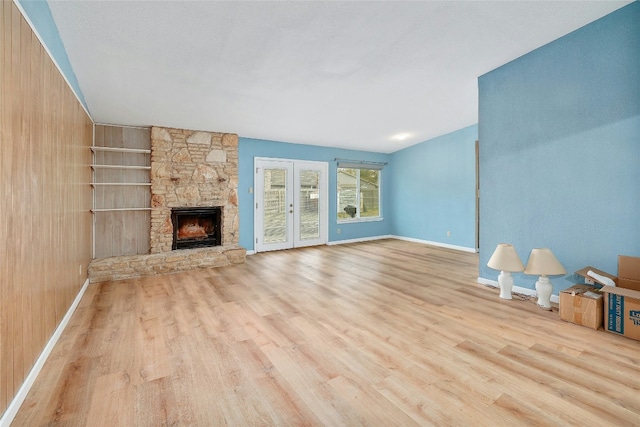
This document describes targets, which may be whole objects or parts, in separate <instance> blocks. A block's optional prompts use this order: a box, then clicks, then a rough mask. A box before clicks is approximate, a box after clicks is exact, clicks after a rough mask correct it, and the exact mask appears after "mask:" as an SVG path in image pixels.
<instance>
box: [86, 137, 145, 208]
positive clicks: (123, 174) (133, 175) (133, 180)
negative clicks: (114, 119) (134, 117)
mask: <svg viewBox="0 0 640 427" xmlns="http://www.w3.org/2000/svg"><path fill="white" fill-rule="evenodd" d="M91 152H92V154H93V159H94V160H93V162H92V163H93V164H92V165H91V168H92V169H93V171H94V173H93V180H92V181H93V182H92V183H91V187H92V188H93V191H94V206H96V205H97V206H100V207H95V208H94V209H91V212H92V213H94V214H95V213H97V212H136V211H150V210H151V207H145V208H115V207H109V205H110V204H112V203H113V200H112V197H105V196H104V195H105V194H107V193H114V194H115V193H117V194H118V199H119V200H120V204H121V205H125V206H126V205H129V206H136V205H137V206H140V205H144V204H147V203H148V198H147V197H143V198H142V199H141V197H142V192H141V191H140V190H139V188H150V187H151V182H149V181H147V182H139V181H140V180H141V179H144V178H141V177H140V173H138V172H135V171H145V173H144V174H145V175H149V174H148V172H146V171H150V170H151V166H148V162H149V160H150V159H149V156H144V157H145V158H144V159H142V158H141V157H140V155H142V154H150V153H151V150H149V149H142V148H119V147H100V146H94V147H91ZM116 153H121V154H122V155H115V156H114V154H116ZM103 161H104V163H103ZM121 162H122V163H130V164H121ZM131 163H133V164H131ZM136 163H138V164H136ZM139 163H143V164H139ZM144 163H147V165H144ZM98 170H100V171H101V173H97V172H96V171H98ZM108 171H116V172H108ZM146 178H147V179H148V178H149V177H148V176H147V177H146ZM103 180H104V181H105V182H101V181H103ZM112 181H124V182H112ZM109 187H113V188H109ZM96 191H97V192H98V193H96ZM146 191H149V190H146ZM96 194H99V195H100V201H99V202H98V200H97V199H96ZM145 200H146V202H145ZM105 205H106V206H105Z"/></svg>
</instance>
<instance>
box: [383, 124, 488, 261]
mask: <svg viewBox="0 0 640 427" xmlns="http://www.w3.org/2000/svg"><path fill="white" fill-rule="evenodd" d="M477 138H478V126H477V125H473V126H469V127H466V128H463V129H460V130H458V131H455V132H452V133H450V134H447V135H443V136H440V137H438V138H434V139H431V140H429V141H425V142H422V143H420V144H417V145H413V146H411V147H408V148H405V149H403V150H400V151H397V152H395V153H393V154H392V155H391V159H392V164H393V170H394V175H393V182H392V185H391V219H392V233H393V234H394V235H397V236H403V237H410V238H414V239H420V240H427V241H430V242H438V243H444V244H448V245H454V246H460V247H465V248H469V249H475V245H476V243H475V221H476V219H475V218H476V203H475V187H476V174H475V171H476V165H475V141H476V139H477ZM447 231H450V232H451V236H447Z"/></svg>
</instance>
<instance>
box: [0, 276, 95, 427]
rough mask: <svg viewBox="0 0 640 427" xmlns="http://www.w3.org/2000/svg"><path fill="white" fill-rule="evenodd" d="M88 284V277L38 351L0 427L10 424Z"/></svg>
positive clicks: (0, 421) (0, 422)
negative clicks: (36, 357) (45, 342)
mask: <svg viewBox="0 0 640 427" xmlns="http://www.w3.org/2000/svg"><path fill="white" fill-rule="evenodd" d="M88 286H89V278H87V280H85V282H84V284H83V285H82V289H80V292H78V295H77V296H76V299H75V300H73V303H72V304H71V307H69V310H67V314H65V316H64V317H63V318H62V321H61V322H60V324H59V325H58V327H57V328H56V330H55V331H54V332H53V335H51V338H50V339H49V342H47V345H46V346H45V347H44V349H43V350H42V353H40V356H39V357H38V360H36V363H35V364H34V365H33V368H31V371H29V375H27V377H26V378H25V380H24V382H23V383H22V385H21V386H20V389H19V390H18V392H17V393H16V395H15V397H14V398H13V400H12V401H11V403H10V404H9V406H8V407H7V410H6V411H5V413H4V414H3V415H2V418H0V427H9V426H10V425H11V422H12V421H13V419H14V418H15V416H16V414H17V413H18V410H19V409H20V406H22V403H23V402H24V399H25V398H26V397H27V394H29V390H31V386H33V383H34V382H35V381H36V378H37V377H38V375H39V374H40V371H41V370H42V367H43V366H44V362H46V361H47V358H48V357H49V355H50V354H51V351H52V350H53V347H54V346H55V345H56V343H57V342H58V340H59V339H60V336H61V335H62V332H63V331H64V328H66V326H67V324H68V323H69V320H71V316H72V315H73V313H74V312H75V311H76V308H77V307H78V304H80V300H81V299H82V296H83V295H84V293H85V291H86V290H87V287H88Z"/></svg>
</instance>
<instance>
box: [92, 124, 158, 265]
mask: <svg viewBox="0 0 640 427" xmlns="http://www.w3.org/2000/svg"><path fill="white" fill-rule="evenodd" d="M94 145H95V146H96V147H110V148H134V149H143V150H150V149H151V131H150V129H148V128H133V127H121V126H110V125H96V126H95V141H94ZM94 163H96V164H101V165H124V166H143V165H146V166H149V165H150V164H151V156H150V154H144V153H122V152H104V151H96V152H95V153H94ZM94 179H95V182H101V183H149V182H150V176H149V171H148V170H122V169H99V168H98V169H96V170H95V171H94ZM94 191H95V193H94V194H95V205H94V207H95V208H96V209H126V208H150V207H151V189H150V187H149V186H104V185H102V186H101V185H97V186H96V187H95V190H94ZM95 216H96V221H95V258H106V257H111V256H119V255H136V254H146V253H149V247H150V242H149V235H150V227H151V215H150V211H132V210H122V211H109V212H97V213H96V214H95Z"/></svg>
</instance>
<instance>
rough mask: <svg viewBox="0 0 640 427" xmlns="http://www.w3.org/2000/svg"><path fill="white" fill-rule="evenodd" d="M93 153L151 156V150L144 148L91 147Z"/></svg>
mask: <svg viewBox="0 0 640 427" xmlns="http://www.w3.org/2000/svg"><path fill="white" fill-rule="evenodd" d="M91 151H93V152H94V153H95V152H97V151H109V152H111V153H127V154H151V150H145V149H142V148H117V147H91Z"/></svg>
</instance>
